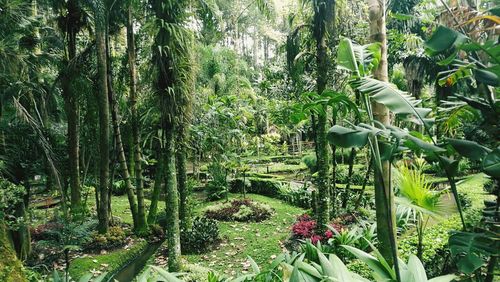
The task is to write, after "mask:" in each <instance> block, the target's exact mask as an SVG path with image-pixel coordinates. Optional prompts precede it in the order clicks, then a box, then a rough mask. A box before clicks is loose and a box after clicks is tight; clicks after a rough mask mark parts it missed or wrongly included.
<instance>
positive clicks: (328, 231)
mask: <svg viewBox="0 0 500 282" xmlns="http://www.w3.org/2000/svg"><path fill="white" fill-rule="evenodd" d="M332 237H333V232H332V230H330V229H328V230H326V232H325V238H326V239H330V238H332Z"/></svg>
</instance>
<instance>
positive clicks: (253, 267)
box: [248, 256, 260, 274]
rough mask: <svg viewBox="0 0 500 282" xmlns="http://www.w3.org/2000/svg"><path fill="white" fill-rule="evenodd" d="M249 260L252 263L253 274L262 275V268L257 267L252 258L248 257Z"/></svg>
mask: <svg viewBox="0 0 500 282" xmlns="http://www.w3.org/2000/svg"><path fill="white" fill-rule="evenodd" d="M248 260H249V261H250V265H251V266H252V270H253V272H254V273H255V274H259V273H260V268H259V266H258V265H257V263H256V262H255V261H254V260H253V259H252V258H251V257H250V256H248Z"/></svg>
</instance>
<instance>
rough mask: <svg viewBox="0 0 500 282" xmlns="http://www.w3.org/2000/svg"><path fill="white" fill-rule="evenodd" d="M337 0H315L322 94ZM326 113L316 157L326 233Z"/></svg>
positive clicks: (319, 219) (318, 133) (320, 214)
mask: <svg viewBox="0 0 500 282" xmlns="http://www.w3.org/2000/svg"><path fill="white" fill-rule="evenodd" d="M333 2H334V0H315V1H314V6H315V7H314V37H315V39H316V63H317V68H318V70H317V78H316V87H317V92H318V94H319V95H322V94H323V91H324V90H325V88H326V85H327V79H328V55H327V49H328V45H327V36H328V32H329V31H330V30H331V25H332V24H333V22H332V20H333ZM323 107H324V109H323V111H322V113H319V114H318V120H317V123H316V157H317V166H318V179H317V186H318V210H317V214H316V217H317V222H318V225H317V226H318V229H319V231H320V232H321V233H322V231H324V230H325V229H326V224H328V222H329V220H330V212H329V207H330V205H329V203H330V195H329V194H330V193H329V187H330V183H329V182H330V181H329V177H328V171H329V166H330V165H329V161H328V142H327V140H326V121H327V113H326V106H323Z"/></svg>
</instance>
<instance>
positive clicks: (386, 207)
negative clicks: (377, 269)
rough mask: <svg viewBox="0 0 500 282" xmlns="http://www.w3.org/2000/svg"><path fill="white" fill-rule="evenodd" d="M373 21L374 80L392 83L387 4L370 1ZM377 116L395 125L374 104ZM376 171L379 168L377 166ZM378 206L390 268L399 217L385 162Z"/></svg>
mask: <svg viewBox="0 0 500 282" xmlns="http://www.w3.org/2000/svg"><path fill="white" fill-rule="evenodd" d="M368 8H369V19H370V40H371V41H372V42H379V43H381V52H382V56H381V58H380V63H379V65H378V67H377V69H376V70H375V71H374V77H375V78H376V79H378V80H381V81H386V82H387V81H388V71H387V38H386V26H385V8H386V7H385V1H382V0H368ZM372 110H373V116H374V119H375V120H376V121H379V122H380V123H382V124H384V125H389V124H390V123H391V118H390V114H389V110H388V109H387V108H386V107H385V106H384V105H382V104H379V103H376V102H372ZM375 168H376V166H375ZM375 206H376V217H377V238H378V240H379V242H380V243H379V246H380V247H379V249H380V253H381V254H382V256H383V257H384V258H385V259H386V260H387V262H388V263H389V264H390V265H393V263H394V257H393V251H395V250H397V249H396V248H395V244H396V242H395V238H396V229H395V228H394V227H395V226H396V218H395V214H394V210H395V209H394V192H393V190H392V187H391V165H390V163H389V161H388V160H382V170H381V171H379V169H377V168H376V169H375Z"/></svg>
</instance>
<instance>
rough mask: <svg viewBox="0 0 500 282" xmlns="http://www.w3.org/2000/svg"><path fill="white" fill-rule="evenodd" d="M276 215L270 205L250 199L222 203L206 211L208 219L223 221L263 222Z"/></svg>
mask: <svg viewBox="0 0 500 282" xmlns="http://www.w3.org/2000/svg"><path fill="white" fill-rule="evenodd" d="M273 214H274V209H273V208H271V207H270V206H269V205H266V204H263V203H259V202H255V201H252V200H249V199H242V200H233V201H231V202H228V203H220V204H217V205H214V206H210V207H208V208H207V209H205V216H206V217H207V218H211V219H215V220H221V221H242V222H248V221H255V222H259V221H263V220H266V219H268V218H270V217H271V216H272V215H273Z"/></svg>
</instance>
